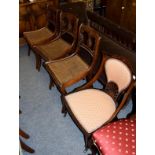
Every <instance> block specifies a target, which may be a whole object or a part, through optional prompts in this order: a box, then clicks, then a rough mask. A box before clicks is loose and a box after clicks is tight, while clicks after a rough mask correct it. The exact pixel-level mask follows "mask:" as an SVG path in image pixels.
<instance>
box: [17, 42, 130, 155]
mask: <svg viewBox="0 0 155 155" xmlns="http://www.w3.org/2000/svg"><path fill="white" fill-rule="evenodd" d="M27 50H28V48H27V46H26V45H25V46H23V47H20V50H19V52H20V53H19V56H20V58H19V66H20V67H19V74H20V78H19V79H20V80H19V90H20V92H19V93H20V96H21V99H20V103H19V107H20V110H21V111H22V114H20V117H19V126H20V128H21V129H23V130H24V131H25V132H27V133H28V134H29V135H30V139H28V140H25V139H23V141H24V142H25V143H26V144H27V145H29V146H31V147H32V148H34V149H35V153H34V155H87V154H88V153H89V152H90V151H89V150H88V151H87V153H84V152H83V150H84V140H83V135H82V133H81V131H80V130H79V129H78V128H77V127H76V125H75V124H74V122H73V121H72V120H71V118H70V116H69V115H67V116H66V117H63V115H62V114H61V105H62V104H61V100H60V93H59V92H58V90H57V88H56V87H53V88H52V90H49V89H48V85H49V76H48V74H47V72H46V71H45V69H44V68H43V67H42V68H41V71H40V72H38V71H37V70H36V69H35V57H34V54H33V53H31V55H30V56H27ZM81 83H82V82H80V83H78V84H77V85H79V84H81ZM95 87H101V86H100V84H99V83H98V82H96V83H95ZM72 88H73V87H71V88H70V89H72ZM131 108H132V102H131V100H129V102H128V104H127V106H125V107H124V108H123V109H122V110H121V112H120V113H119V115H118V116H119V118H123V117H125V116H126V115H127V113H128V112H130V111H131ZM28 154H29V153H27V152H24V151H23V155H28Z"/></svg>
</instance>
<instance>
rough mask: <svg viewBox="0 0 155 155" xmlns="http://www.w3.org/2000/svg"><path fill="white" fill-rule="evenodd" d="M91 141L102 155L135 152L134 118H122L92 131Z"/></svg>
mask: <svg viewBox="0 0 155 155" xmlns="http://www.w3.org/2000/svg"><path fill="white" fill-rule="evenodd" d="M93 141H94V143H95V144H96V145H97V148H98V149H99V151H100V153H101V154H103V155H135V154H136V119H135V118H132V119H122V120H119V121H117V122H113V123H110V124H108V125H106V126H104V127H102V128H100V129H99V130H97V131H96V132H94V133H93Z"/></svg>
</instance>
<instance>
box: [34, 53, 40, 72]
mask: <svg viewBox="0 0 155 155" xmlns="http://www.w3.org/2000/svg"><path fill="white" fill-rule="evenodd" d="M35 57H36V69H37V70H38V71H40V67H41V57H40V56H39V55H38V54H35Z"/></svg>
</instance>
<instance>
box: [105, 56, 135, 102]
mask: <svg viewBox="0 0 155 155" xmlns="http://www.w3.org/2000/svg"><path fill="white" fill-rule="evenodd" d="M104 72H105V75H106V78H107V83H106V86H105V91H106V92H107V93H108V94H109V95H110V96H112V97H113V99H114V100H115V101H116V100H117V99H118V97H119V95H121V94H123V93H124V92H125V91H126V89H128V88H129V86H130V84H131V83H132V81H133V80H135V79H134V78H135V77H134V75H133V74H132V70H131V67H130V65H129V63H128V62H127V60H125V59H124V58H122V57H119V56H113V57H110V58H107V59H106V60H105V64H104Z"/></svg>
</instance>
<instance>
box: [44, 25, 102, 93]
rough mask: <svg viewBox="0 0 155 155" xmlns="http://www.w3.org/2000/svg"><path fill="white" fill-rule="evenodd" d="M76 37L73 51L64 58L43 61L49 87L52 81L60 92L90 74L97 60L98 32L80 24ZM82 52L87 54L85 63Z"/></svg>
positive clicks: (63, 91) (64, 91) (99, 38)
mask: <svg viewBox="0 0 155 155" xmlns="http://www.w3.org/2000/svg"><path fill="white" fill-rule="evenodd" d="M78 38H79V39H78V45H77V48H76V50H75V53H73V54H72V55H70V56H69V57H66V58H64V59H60V60H57V61H49V62H46V63H45V67H46V69H47V71H48V73H49V75H50V78H51V83H50V88H51V86H52V85H53V82H54V83H55V84H56V86H57V88H58V90H59V91H60V92H61V93H62V94H66V93H67V91H66V88H67V87H69V86H71V85H72V84H74V83H76V82H78V81H80V80H82V79H84V78H86V76H91V73H92V71H93V69H94V66H95V65H96V62H97V58H98V54H99V50H98V48H99V44H100V40H101V37H100V36H99V34H98V33H97V32H96V31H95V30H94V29H93V28H91V27H89V26H87V25H84V24H81V25H80V28H79V32H78ZM83 54H87V57H89V59H90V62H89V63H86V61H85V60H84V58H83V57H82V55H83Z"/></svg>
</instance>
